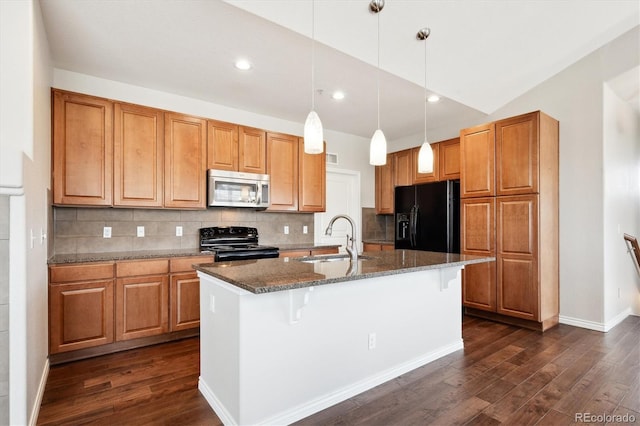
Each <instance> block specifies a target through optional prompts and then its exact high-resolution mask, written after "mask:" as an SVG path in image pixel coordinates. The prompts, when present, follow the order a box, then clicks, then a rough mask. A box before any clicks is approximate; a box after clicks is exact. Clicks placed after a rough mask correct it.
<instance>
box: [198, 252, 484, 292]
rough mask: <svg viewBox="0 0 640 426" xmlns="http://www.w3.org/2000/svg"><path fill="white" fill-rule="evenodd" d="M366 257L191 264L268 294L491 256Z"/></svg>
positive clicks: (411, 254)
mask: <svg viewBox="0 0 640 426" xmlns="http://www.w3.org/2000/svg"><path fill="white" fill-rule="evenodd" d="M365 254H366V257H367V259H366V260H358V262H357V265H352V264H351V263H350V261H349V260H348V259H347V260H343V261H336V262H319V263H305V262H301V261H299V260H298V259H297V258H288V257H283V258H277V259H256V260H242V261H229V262H216V263H207V264H200V265H194V267H195V269H196V270H197V271H199V272H200V273H203V274H207V275H210V276H212V277H215V278H218V279H220V280H222V281H225V282H227V283H229V284H232V285H234V286H236V287H238V288H241V289H243V290H246V291H248V292H250V293H255V294H260V293H271V292H275V291H283V290H292V289H296V288H305V287H312V286H319V285H326V284H333V283H340V282H346V281H353V280H363V279H368V278H375V277H380V276H387V275H397V274H405V273H410V272H417V271H424V270H429V269H441V268H450V267H464V265H469V264H474V263H484V262H491V261H495V258H494V257H484V256H472V255H462V254H457V253H440V252H429V251H417V250H392V251H382V252H371V253H365Z"/></svg>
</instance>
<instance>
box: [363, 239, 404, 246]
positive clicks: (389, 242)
mask: <svg viewBox="0 0 640 426" xmlns="http://www.w3.org/2000/svg"><path fill="white" fill-rule="evenodd" d="M362 242H363V243H370V244H391V245H395V243H396V242H395V241H393V240H376V239H370V238H365V239H363V240H362Z"/></svg>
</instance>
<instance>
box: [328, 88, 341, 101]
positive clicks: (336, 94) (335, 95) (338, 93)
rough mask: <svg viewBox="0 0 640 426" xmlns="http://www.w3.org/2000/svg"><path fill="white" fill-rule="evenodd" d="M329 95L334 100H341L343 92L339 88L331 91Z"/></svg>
mask: <svg viewBox="0 0 640 426" xmlns="http://www.w3.org/2000/svg"><path fill="white" fill-rule="evenodd" d="M331 97H332V98H333V99H335V100H336V101H341V100H342V99H344V92H341V91H340V90H337V91H335V92H333V94H332V95H331Z"/></svg>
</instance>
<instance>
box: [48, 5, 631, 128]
mask: <svg viewBox="0 0 640 426" xmlns="http://www.w3.org/2000/svg"><path fill="white" fill-rule="evenodd" d="M40 3H41V6H42V12H43V18H44V23H45V27H46V31H47V36H48V39H49V43H50V48H51V52H52V57H53V62H54V66H55V67H56V68H61V69H65V70H70V71H75V72H79V73H84V74H89V75H93V76H97V77H101V78H106V79H111V80H116V81H121V82H125V83H129V84H134V85H138V86H143V87H148V88H152V89H156V90H160V91H165V92H170V93H175V94H179V95H184V96H188V97H192V98H197V99H203V100H206V101H210V102H213V103H216V104H220V105H226V106H229V107H233V108H238V109H242V110H247V111H252V112H256V113H260V114H265V115H269V116H273V117H278V118H282V119H286V120H290V121H294V122H299V123H303V122H304V120H305V118H306V116H307V114H308V112H309V110H310V107H311V46H312V43H311V23H312V19H311V16H312V3H311V1H310V0H242V1H240V0H229V1H221V0H162V1H161V0H120V1H114V0H40ZM639 4H640V2H638V1H637V0H588V1H586V0H564V1H543V0H511V1H505V0H485V1H476V0H387V2H386V5H385V7H384V9H383V11H382V12H381V13H380V14H379V15H376V14H373V13H371V12H369V9H368V5H369V0H317V1H315V39H316V43H315V80H316V84H315V87H316V89H321V90H322V94H318V95H317V96H316V111H317V112H318V114H319V115H320V118H321V119H322V121H323V124H324V127H325V129H332V130H336V131H342V132H346V133H351V134H355V135H360V136H363V137H370V136H371V135H372V134H373V131H374V130H375V128H376V125H377V124H376V120H377V112H376V81H377V80H376V79H377V76H378V72H377V58H378V56H377V55H378V49H377V22H378V18H379V19H380V67H381V70H382V71H381V72H380V121H381V128H382V129H383V130H384V132H385V134H386V136H387V139H390V140H393V139H396V138H401V137H404V136H408V135H413V134H419V133H421V132H422V129H423V126H424V121H423V120H424V106H423V105H424V103H423V96H424V78H425V67H424V49H425V43H426V48H427V86H428V89H429V92H430V93H437V94H439V95H440V96H442V97H443V99H442V101H441V102H439V103H437V104H429V105H428V118H427V123H428V127H429V128H435V127H441V126H444V125H447V123H451V122H459V121H460V120H468V121H474V120H477V119H480V117H482V116H484V115H485V114H490V113H492V112H493V111H495V110H497V109H499V108H500V107H501V106H503V105H504V104H506V103H508V102H509V101H511V100H512V99H514V98H516V97H518V96H519V95H521V94H523V93H525V92H526V91H528V90H530V89H531V88H533V87H534V86H536V85H537V84H539V83H541V82H542V81H544V80H546V79H547V78H549V77H551V76H553V75H554V74H556V73H557V72H559V71H561V70H562V69H564V68H566V67H567V66H568V65H570V64H572V63H574V62H575V61H577V60H578V59H580V58H582V57H583V56H585V55H587V54H588V53H590V52H592V51H594V50H595V49H597V48H599V47H601V46H602V45H604V44H606V43H607V42H609V41H611V40H613V39H614V38H616V37H618V36H619V35H621V34H622V33H624V32H626V31H628V30H629V29H631V28H633V27H634V26H636V25H638V24H639V23H640V6H639ZM422 27H429V28H430V29H431V36H430V37H429V39H428V40H427V41H426V42H421V41H417V40H416V38H415V35H416V33H417V31H418V30H419V29H420V28H422ZM239 57H245V58H248V59H249V60H250V61H251V62H252V64H253V66H254V67H253V69H251V70H250V71H246V72H240V71H238V70H236V69H235V68H234V67H233V63H234V61H235V60H236V58H239ZM636 88H637V86H636ZM337 89H340V90H343V91H344V92H345V93H346V98H345V99H344V100H343V101H340V102H338V101H334V100H332V99H331V97H330V93H331V92H332V91H333V90H337Z"/></svg>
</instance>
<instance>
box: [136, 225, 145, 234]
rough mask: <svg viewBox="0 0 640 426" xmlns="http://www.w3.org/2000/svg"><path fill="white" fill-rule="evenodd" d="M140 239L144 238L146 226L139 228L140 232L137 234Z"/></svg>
mask: <svg viewBox="0 0 640 426" xmlns="http://www.w3.org/2000/svg"><path fill="white" fill-rule="evenodd" d="M136 236H138V237H144V226H138V231H137V233H136Z"/></svg>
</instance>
